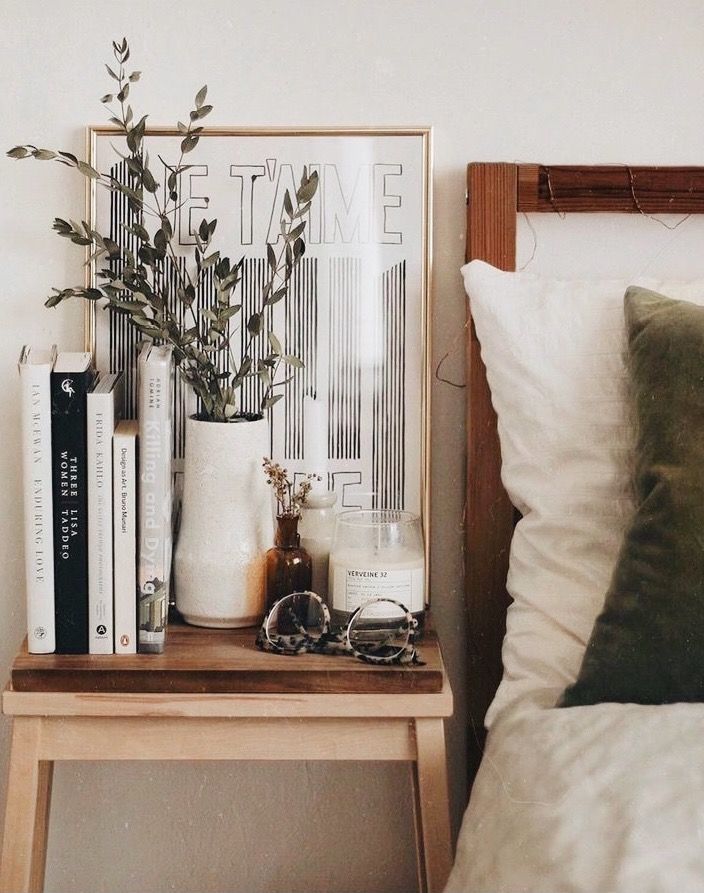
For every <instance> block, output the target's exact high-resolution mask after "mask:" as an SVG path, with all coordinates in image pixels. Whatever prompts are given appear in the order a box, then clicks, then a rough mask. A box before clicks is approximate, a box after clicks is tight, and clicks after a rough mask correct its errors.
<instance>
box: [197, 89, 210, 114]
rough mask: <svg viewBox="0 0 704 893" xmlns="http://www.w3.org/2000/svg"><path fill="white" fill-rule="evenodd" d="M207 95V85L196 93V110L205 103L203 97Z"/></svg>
mask: <svg viewBox="0 0 704 893" xmlns="http://www.w3.org/2000/svg"><path fill="white" fill-rule="evenodd" d="M207 95H208V85H207V84H205V86H203V87H201V88H200V90H199V91H198V92H197V93H196V108H197V109H199V108H200V107H201V106H202V105H203V103H204V102H205V97H206V96H207Z"/></svg>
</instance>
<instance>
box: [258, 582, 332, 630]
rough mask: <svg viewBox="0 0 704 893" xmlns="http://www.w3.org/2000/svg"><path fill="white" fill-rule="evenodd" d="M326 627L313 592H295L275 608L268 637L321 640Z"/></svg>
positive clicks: (320, 608) (323, 616) (321, 609)
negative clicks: (308, 637) (301, 637)
mask: <svg viewBox="0 0 704 893" xmlns="http://www.w3.org/2000/svg"><path fill="white" fill-rule="evenodd" d="M324 627H325V615H324V613H323V606H322V605H321V603H320V601H319V600H318V599H317V598H316V597H315V596H314V595H313V594H312V593H311V592H294V593H292V594H291V595H287V596H286V597H285V598H282V599H281V601H280V602H279V603H278V604H277V605H276V606H275V607H274V608H273V610H272V612H271V614H270V615H269V622H268V623H267V630H266V632H267V637H268V638H269V639H270V640H271V639H275V638H276V637H278V636H304V635H305V636H310V637H311V638H314V639H317V638H319V637H320V636H321V635H322V633H323V630H324Z"/></svg>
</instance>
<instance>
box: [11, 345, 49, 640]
mask: <svg viewBox="0 0 704 893" xmlns="http://www.w3.org/2000/svg"><path fill="white" fill-rule="evenodd" d="M55 359H56V348H55V347H53V348H52V349H51V350H32V349H31V348H30V347H29V346H28V345H25V346H24V347H23V348H22V352H21V354H20V359H19V370H20V415H21V444H22V472H23V484H24V487H23V490H24V563H25V577H26V596H27V648H28V649H29V651H30V652H31V653H32V654H51V653H52V652H53V651H54V650H55V648H56V622H55V615H54V611H55V608H54V527H53V524H54V519H53V498H52V490H51V486H52V482H51V387H50V375H51V370H52V367H53V365H54V361H55Z"/></svg>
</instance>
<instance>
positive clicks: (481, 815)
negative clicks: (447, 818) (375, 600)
mask: <svg viewBox="0 0 704 893" xmlns="http://www.w3.org/2000/svg"><path fill="white" fill-rule="evenodd" d="M553 694H554V693H543V694H542V695H540V696H537V697H533V698H532V699H530V700H528V699H526V700H523V701H520V702H519V703H517V704H515V705H514V706H513V707H510V708H508V709H507V710H506V711H504V712H503V713H502V714H500V715H499V717H497V719H496V721H495V723H494V725H493V726H492V729H491V731H490V733H489V737H488V741H487V748H486V751H485V754H484V758H483V760H482V764H481V767H480V769H479V773H478V775H477V778H476V781H475V785H474V789H473V791H472V797H471V800H470V805H469V807H468V809H467V812H466V814H465V818H464V822H463V825H462V830H461V833H460V837H459V841H458V849H457V858H456V862H455V867H454V869H453V872H452V875H451V877H450V880H449V883H448V886H447V888H446V893H690V891H691V893H695V891H704V704H671V705H665V706H656V707H653V706H639V705H635V704H598V705H595V706H589V707H573V708H568V709H557V708H553V707H551V706H550V705H551V704H553V703H554V697H553ZM540 698H542V703H540V700H539V699H540Z"/></svg>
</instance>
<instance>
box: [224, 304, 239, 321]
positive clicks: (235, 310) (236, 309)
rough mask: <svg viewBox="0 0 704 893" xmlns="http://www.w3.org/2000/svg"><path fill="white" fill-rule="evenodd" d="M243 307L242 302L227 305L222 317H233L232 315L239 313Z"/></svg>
mask: <svg viewBox="0 0 704 893" xmlns="http://www.w3.org/2000/svg"><path fill="white" fill-rule="evenodd" d="M241 309H242V305H241V304H233V305H232V306H231V307H225V309H224V310H222V311H221V313H220V319H232V317H233V316H234V315H235V314H236V313H239V312H240V310H241Z"/></svg>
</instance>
